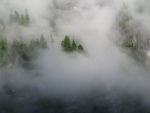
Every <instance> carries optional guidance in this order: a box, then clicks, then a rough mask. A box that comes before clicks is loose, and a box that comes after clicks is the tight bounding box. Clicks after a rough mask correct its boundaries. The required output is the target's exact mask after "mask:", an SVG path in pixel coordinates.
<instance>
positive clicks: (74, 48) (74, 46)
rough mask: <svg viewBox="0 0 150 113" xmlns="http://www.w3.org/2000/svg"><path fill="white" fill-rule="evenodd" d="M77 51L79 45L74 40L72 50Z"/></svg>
mask: <svg viewBox="0 0 150 113" xmlns="http://www.w3.org/2000/svg"><path fill="white" fill-rule="evenodd" d="M76 49H77V45H76V42H75V41H74V40H73V42H72V50H76Z"/></svg>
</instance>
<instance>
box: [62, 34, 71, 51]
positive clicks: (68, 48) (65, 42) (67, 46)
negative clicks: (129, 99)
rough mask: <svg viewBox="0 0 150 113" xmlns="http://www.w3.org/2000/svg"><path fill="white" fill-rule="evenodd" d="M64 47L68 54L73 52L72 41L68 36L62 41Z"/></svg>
mask: <svg viewBox="0 0 150 113" xmlns="http://www.w3.org/2000/svg"><path fill="white" fill-rule="evenodd" d="M62 47H63V48H64V50H65V51H67V52H70V51H72V46H71V41H70V37H69V36H68V35H66V36H65V39H64V40H63V41H62Z"/></svg>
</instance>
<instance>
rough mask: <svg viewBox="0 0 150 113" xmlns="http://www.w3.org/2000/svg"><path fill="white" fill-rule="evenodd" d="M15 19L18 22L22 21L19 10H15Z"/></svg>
mask: <svg viewBox="0 0 150 113" xmlns="http://www.w3.org/2000/svg"><path fill="white" fill-rule="evenodd" d="M14 15H15V16H14V20H15V21H16V22H20V15H19V13H18V12H17V11H15V12H14Z"/></svg>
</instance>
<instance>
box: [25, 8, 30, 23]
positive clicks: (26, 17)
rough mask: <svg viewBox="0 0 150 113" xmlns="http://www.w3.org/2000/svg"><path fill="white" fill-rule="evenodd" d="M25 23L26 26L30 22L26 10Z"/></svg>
mask: <svg viewBox="0 0 150 113" xmlns="http://www.w3.org/2000/svg"><path fill="white" fill-rule="evenodd" d="M25 21H26V24H28V23H29V21H30V17H29V14H28V10H27V9H26V11H25Z"/></svg>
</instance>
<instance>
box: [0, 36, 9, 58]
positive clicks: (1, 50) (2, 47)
mask: <svg viewBox="0 0 150 113" xmlns="http://www.w3.org/2000/svg"><path fill="white" fill-rule="evenodd" d="M7 49H8V46H7V41H6V39H5V38H1V39H0V57H3V56H4V54H5V53H6V52H7Z"/></svg>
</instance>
